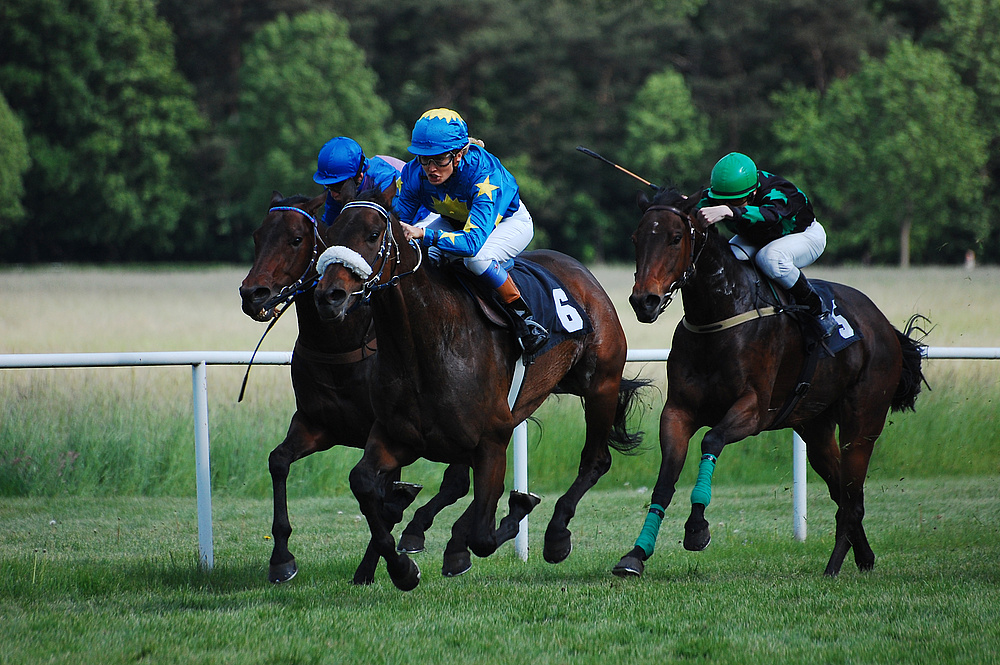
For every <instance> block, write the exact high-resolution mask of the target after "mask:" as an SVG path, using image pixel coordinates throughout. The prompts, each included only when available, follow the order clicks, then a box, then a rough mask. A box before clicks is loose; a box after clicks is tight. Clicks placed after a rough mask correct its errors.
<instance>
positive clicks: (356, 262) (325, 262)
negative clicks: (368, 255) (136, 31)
mask: <svg viewBox="0 0 1000 665" xmlns="http://www.w3.org/2000/svg"><path fill="white" fill-rule="evenodd" d="M332 263H343V264H344V266H345V267H346V268H347V269H348V270H350V271H351V272H353V273H354V274H355V275H357V276H358V277H360V278H361V279H368V278H369V277H371V276H372V267H371V266H370V265H368V262H367V261H365V259H364V257H363V256H361V255H360V254H358V253H357V252H355V251H354V250H353V249H351V248H350V247H344V246H343V245H336V246H334V247H331V248H329V249H328V250H326V251H325V252H323V253H322V254H320V255H319V259H318V260H317V261H316V272H318V273H319V275H320V277H322V276H323V273H325V272H326V269H327V267H329V266H330V264H332Z"/></svg>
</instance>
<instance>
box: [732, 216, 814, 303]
mask: <svg viewBox="0 0 1000 665" xmlns="http://www.w3.org/2000/svg"><path fill="white" fill-rule="evenodd" d="M729 244H730V246H731V247H732V250H733V254H735V255H736V257H737V258H738V259H740V260H741V261H748V260H750V259H753V262H754V263H755V264H757V267H758V268H760V270H761V272H763V273H764V274H765V275H767V276H768V277H770V278H771V279H773V280H774V281H775V282H777V283H778V284H780V285H781V286H783V287H785V288H786V289H788V288H791V287H792V285H793V284H795V282H796V281H797V280H798V278H799V268H805V267H806V266H808V265H810V264H812V263H813V262H814V261H815V260H816V259H818V258H819V256H820V254H822V253H823V250H824V249H826V230H824V229H823V225H822V224H820V223H819V222H815V221H814V222H813V223H812V224H810V225H809V226H807V227H806V229H805V230H804V231H802V232H801V233H789V234H788V235H787V236H782V237H781V238H778V239H777V240H772V241H771V242H769V243H767V244H766V245H764V246H763V247H761V248H759V249H758V248H757V247H754V246H753V245H751V244H750V243H749V242H747V241H746V239H745V238H743V237H741V236H733V237H732V238H731V239H730V241H729Z"/></svg>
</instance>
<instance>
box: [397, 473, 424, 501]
mask: <svg viewBox="0 0 1000 665" xmlns="http://www.w3.org/2000/svg"><path fill="white" fill-rule="evenodd" d="M423 488H424V486H423V485H418V484H416V483H404V482H403V481H401V480H397V481H396V482H394V483H393V484H392V491H393V493H395V494H399V495H401V496H402V497H403V501H402V502H401V503H403V504H404V507H405V506H409V505H410V504H411V503H413V500H414V499H416V498H417V495H418V494H420V490H422V489H423Z"/></svg>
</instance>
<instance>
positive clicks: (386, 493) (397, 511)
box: [352, 469, 422, 585]
mask: <svg viewBox="0 0 1000 665" xmlns="http://www.w3.org/2000/svg"><path fill="white" fill-rule="evenodd" d="M399 476H400V472H399V469H396V470H395V471H393V472H392V473H389V474H386V475H385V476H384V479H383V484H384V487H383V489H382V497H383V498H382V519H383V520H384V521H385V523H386V524H389V525H390V527H391V526H394V525H396V524H398V523H399V522H400V521H402V519H403V511H405V510H406V508H407V507H408V506H409V505H410V504H411V503H413V500H414V499H415V498H417V493H419V492H420V490H421V489H422V487H421V486H420V485H415V484H413V483H403V482H400V481H399ZM380 558H381V557H380V556H379V554H378V551H377V550H376V549H375V545H374V544H373V543H372V542H371V541H369V543H368V547H367V548H365V553H364V556H362V557H361V563H359V564H358V569H357V570H356V571H354V579H353V580H352V582H353V583H354V584H357V585H367V584H371V583H372V582H374V581H375V569H376V568H378V562H379V559H380Z"/></svg>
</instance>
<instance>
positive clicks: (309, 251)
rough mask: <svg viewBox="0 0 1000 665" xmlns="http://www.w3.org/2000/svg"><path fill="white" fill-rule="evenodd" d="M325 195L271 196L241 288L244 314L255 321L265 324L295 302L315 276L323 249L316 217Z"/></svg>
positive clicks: (255, 237) (257, 232)
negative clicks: (317, 260)
mask: <svg viewBox="0 0 1000 665" xmlns="http://www.w3.org/2000/svg"><path fill="white" fill-rule="evenodd" d="M325 200H326V193H325V192H324V193H323V194H320V195H319V196H317V197H316V198H314V199H310V198H308V197H305V196H300V195H296V196H292V197H289V198H282V196H281V194H280V193H279V192H274V194H273V195H272V196H271V205H270V207H269V209H268V211H267V215H266V216H265V217H264V221H263V222H261V225H260V227H259V228H258V229H257V230H256V231H254V234H253V245H254V262H253V266H252V267H251V268H250V272H249V273H247V276H246V278H244V280H243V284H242V285H240V298H241V299H242V300H243V312H244V313H245V314H246V315H247V316H249V317H250V318H252V319H254V320H255V321H268V320H270V319H271V318H273V317H274V316H275V308H276V307H277V306H278V305H281V304H283V303H285V302H288V301H289V300H291V299H292V298H294V297H295V296H296V295H297V294H298V293H299V289H300V288H302V287H303V285H304V284H306V282H307V280H308V279H309V278H311V277H312V276H313V274H314V272H313V271H314V267H315V263H316V259H317V257H318V256H319V253H320V251H322V249H323V247H322V246H321V240H320V235H319V229H318V228H317V223H316V213H317V211H318V210H319V209H320V208H321V207H322V206H323V203H324V201H325Z"/></svg>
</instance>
